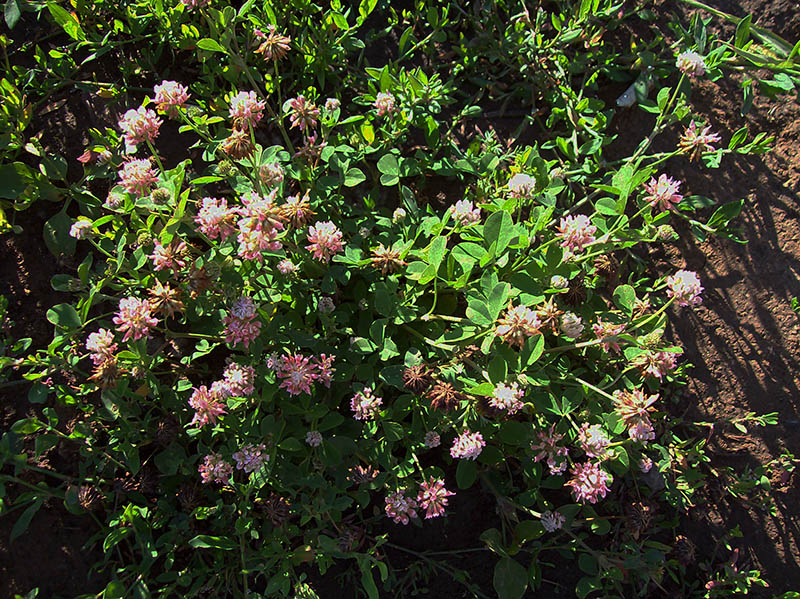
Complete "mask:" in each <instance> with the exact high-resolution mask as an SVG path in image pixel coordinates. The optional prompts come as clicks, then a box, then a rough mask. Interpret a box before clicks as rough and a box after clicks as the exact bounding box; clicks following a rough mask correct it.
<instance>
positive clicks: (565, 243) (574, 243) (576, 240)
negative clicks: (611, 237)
mask: <svg viewBox="0 0 800 599" xmlns="http://www.w3.org/2000/svg"><path fill="white" fill-rule="evenodd" d="M557 230H558V232H557V233H556V237H557V238H559V239H561V247H565V248H569V249H570V250H571V251H573V252H580V251H581V250H582V249H583V248H584V247H586V246H587V245H589V244H590V243H594V242H595V236H594V234H595V233H596V232H597V227H595V226H594V225H593V224H592V222H591V221H590V220H589V217H588V216H586V215H585V214H578V215H577V216H573V215H571V214H570V215H569V216H566V217H565V218H562V219H561V222H560V223H559V225H558V229H557Z"/></svg>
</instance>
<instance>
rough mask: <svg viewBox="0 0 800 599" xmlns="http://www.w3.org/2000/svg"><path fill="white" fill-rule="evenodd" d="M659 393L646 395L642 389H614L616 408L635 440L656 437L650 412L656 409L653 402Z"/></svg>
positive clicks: (647, 439)
mask: <svg viewBox="0 0 800 599" xmlns="http://www.w3.org/2000/svg"><path fill="white" fill-rule="evenodd" d="M657 400H658V395H650V396H646V395H645V394H644V392H643V391H642V390H641V389H634V390H633V391H620V390H617V391H614V393H613V402H614V409H615V411H616V412H617V414H618V415H619V417H620V418H621V419H622V421H623V422H624V423H625V426H626V427H627V428H628V435H629V436H630V438H631V439H633V440H634V441H642V442H647V441H652V440H653V439H655V431H654V430H653V424H652V423H651V422H650V415H649V412H652V411H654V410H655V408H654V407H653V404H654V403H655V402H656V401H657Z"/></svg>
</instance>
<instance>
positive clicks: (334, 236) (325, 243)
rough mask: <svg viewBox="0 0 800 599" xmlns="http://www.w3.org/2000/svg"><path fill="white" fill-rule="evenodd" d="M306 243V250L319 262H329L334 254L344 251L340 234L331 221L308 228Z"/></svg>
mask: <svg viewBox="0 0 800 599" xmlns="http://www.w3.org/2000/svg"><path fill="white" fill-rule="evenodd" d="M308 241H309V244H308V245H307V246H306V249H307V250H308V251H309V252H311V253H313V255H314V258H316V259H317V260H319V261H320V262H329V261H330V259H331V257H332V256H333V255H334V254H337V253H339V252H341V251H342V249H344V242H343V241H342V232H341V231H340V230H339V229H338V228H337V227H336V225H334V224H333V223H332V222H331V221H322V222H318V223H316V224H315V225H313V226H311V227H309V228H308Z"/></svg>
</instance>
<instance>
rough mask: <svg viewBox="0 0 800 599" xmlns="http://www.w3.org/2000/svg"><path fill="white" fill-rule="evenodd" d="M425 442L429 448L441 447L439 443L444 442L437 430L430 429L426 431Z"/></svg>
mask: <svg viewBox="0 0 800 599" xmlns="http://www.w3.org/2000/svg"><path fill="white" fill-rule="evenodd" d="M423 443H425V447H427V448H428V449H433V448H434V447H439V445H441V444H442V438H441V437H440V436H439V433H437V432H436V431H428V432H427V433H425V438H424V440H423Z"/></svg>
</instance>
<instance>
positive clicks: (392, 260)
mask: <svg viewBox="0 0 800 599" xmlns="http://www.w3.org/2000/svg"><path fill="white" fill-rule="evenodd" d="M404 265H405V262H403V260H402V259H401V258H400V252H399V251H397V250H395V249H392V247H391V246H390V247H385V246H384V245H383V244H380V245H379V246H378V247H377V248H375V249H374V250H372V266H374V267H375V268H380V269H381V274H382V275H385V274H387V273H390V272H395V271H396V270H398V269H399V268H400V267H401V266H404Z"/></svg>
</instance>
